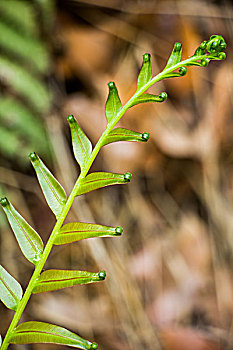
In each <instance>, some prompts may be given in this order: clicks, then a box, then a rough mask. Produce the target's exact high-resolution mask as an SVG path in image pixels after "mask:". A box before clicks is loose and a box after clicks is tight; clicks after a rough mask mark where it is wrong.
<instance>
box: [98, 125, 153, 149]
mask: <svg viewBox="0 0 233 350" xmlns="http://www.w3.org/2000/svg"><path fill="white" fill-rule="evenodd" d="M149 137H150V135H149V134H148V133H147V132H143V133H139V132H136V131H133V130H129V129H123V128H115V129H113V130H112V131H110V133H109V134H108V136H107V137H106V139H105V140H104V143H103V146H105V145H108V144H109V143H113V142H117V141H137V142H147V141H148V140H149Z"/></svg>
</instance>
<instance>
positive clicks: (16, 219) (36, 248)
mask: <svg viewBox="0 0 233 350" xmlns="http://www.w3.org/2000/svg"><path fill="white" fill-rule="evenodd" d="M0 203H1V205H2V208H3V210H4V212H5V213H6V216H7V219H8V221H9V223H10V225H11V228H12V230H13V232H14V234H15V237H16V239H17V241H18V244H19V246H20V249H21V250H22V253H23V254H24V256H25V257H26V258H27V259H28V260H29V261H30V262H31V263H33V264H34V265H36V264H37V263H38V261H39V260H40V257H41V255H42V252H43V242H42V240H41V238H40V236H39V235H38V233H37V232H36V231H35V230H34V229H33V228H32V227H31V226H30V225H29V224H28V223H27V221H26V220H25V219H24V218H23V217H22V216H21V215H20V214H19V213H18V212H17V210H16V209H15V208H14V207H13V205H12V204H11V203H10V202H9V201H8V200H7V199H6V198H2V199H1V200H0Z"/></svg>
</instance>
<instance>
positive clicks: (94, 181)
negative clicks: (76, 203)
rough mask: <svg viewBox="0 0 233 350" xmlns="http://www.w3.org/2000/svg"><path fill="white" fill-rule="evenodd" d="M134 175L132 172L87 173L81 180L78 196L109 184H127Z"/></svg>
mask: <svg viewBox="0 0 233 350" xmlns="http://www.w3.org/2000/svg"><path fill="white" fill-rule="evenodd" d="M131 177H132V175H131V174H130V173H125V174H114V173H104V172H96V173H91V174H89V175H87V176H86V177H85V178H84V179H82V180H81V181H80V185H79V188H78V190H77V193H76V196H79V195H80V194H84V193H87V192H90V191H94V190H96V189H98V188H102V187H105V186H109V185H117V184H125V183H127V182H129V181H130V180H131Z"/></svg>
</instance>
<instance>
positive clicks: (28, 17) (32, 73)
mask: <svg viewBox="0 0 233 350" xmlns="http://www.w3.org/2000/svg"><path fill="white" fill-rule="evenodd" d="M52 3H53V1H51V0H43V1H42V0H33V1H24V0H21V1H18V0H9V1H6V0H3V1H0V33H1V35H0V50H1V53H0V155H1V156H3V157H4V158H9V159H11V158H14V160H15V159H17V160H18V163H21V165H24V164H28V160H27V155H28V153H29V152H31V151H33V150H36V151H37V152H39V153H40V154H45V153H46V154H48V140H47V136H46V132H45V128H44V126H43V120H42V117H43V116H45V115H46V114H47V113H48V112H49V109H50V106H51V94H50V93H49V91H48V84H47V81H46V79H47V78H48V75H49V72H50V52H49V48H48V45H47V43H46V38H45V39H44V37H46V33H47V31H45V30H44V26H45V25H46V23H47V22H48V14H49V16H51V14H52V6H51V4H52ZM46 9H47V11H46ZM50 22H52V19H51V18H50Z"/></svg>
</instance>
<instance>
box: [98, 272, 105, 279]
mask: <svg viewBox="0 0 233 350" xmlns="http://www.w3.org/2000/svg"><path fill="white" fill-rule="evenodd" d="M98 276H99V279H100V280H105V278H106V272H105V271H100V272H99V273H98Z"/></svg>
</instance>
